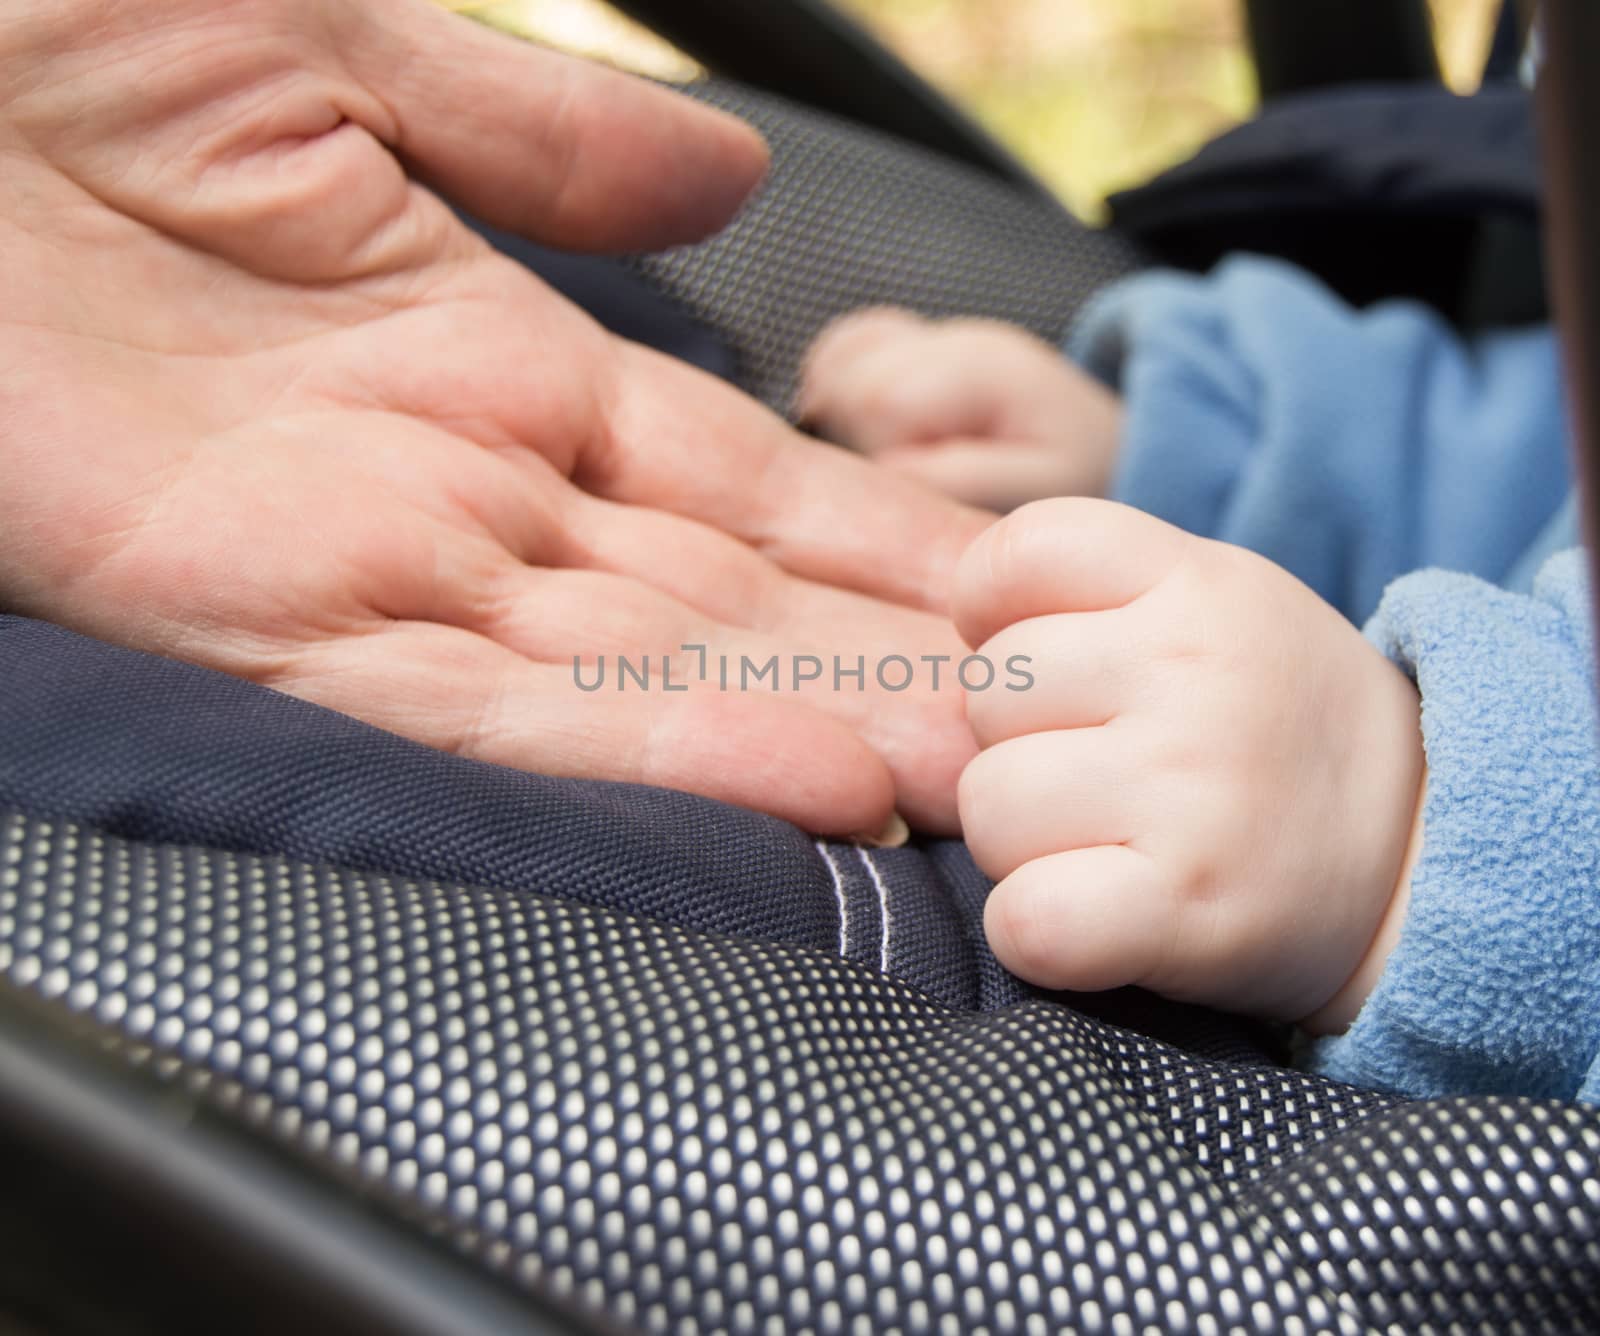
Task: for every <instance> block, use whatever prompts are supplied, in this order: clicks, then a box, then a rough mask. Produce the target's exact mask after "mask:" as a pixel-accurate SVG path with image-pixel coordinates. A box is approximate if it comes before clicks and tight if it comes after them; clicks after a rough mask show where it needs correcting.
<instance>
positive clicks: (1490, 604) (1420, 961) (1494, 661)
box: [1307, 548, 1600, 1103]
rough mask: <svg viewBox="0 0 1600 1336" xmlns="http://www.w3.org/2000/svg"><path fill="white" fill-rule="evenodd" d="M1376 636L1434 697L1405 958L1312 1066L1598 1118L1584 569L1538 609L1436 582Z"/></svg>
mask: <svg viewBox="0 0 1600 1336" xmlns="http://www.w3.org/2000/svg"><path fill="white" fill-rule="evenodd" d="M1367 635H1368V637H1369V638H1370V639H1371V640H1372V641H1373V642H1374V643H1375V644H1377V645H1378V647H1379V648H1380V649H1382V650H1383V651H1384V652H1385V653H1386V654H1387V655H1388V656H1389V657H1390V658H1391V659H1392V660H1393V661H1394V662H1395V663H1397V664H1399V665H1400V666H1401V667H1402V668H1403V669H1405V670H1406V671H1407V672H1408V673H1410V674H1411V676H1412V677H1413V679H1414V680H1415V681H1416V683H1417V686H1418V688H1419V690H1420V691H1421V694H1422V733H1423V745H1424V747H1425V749H1426V752H1427V757H1428V770H1429V773H1428V792H1427V799H1426V802H1425V803H1424V807H1423V837H1422V853H1421V857H1420V859H1419V861H1418V863H1417V866H1416V870H1415V872H1414V874H1413V877H1412V883H1411V888H1412V889H1411V902H1410V905H1409V908H1408V910H1407V914H1406V918H1405V922H1404V924H1403V926H1402V928H1401V933H1400V939H1399V944H1398V945H1397V946H1396V948H1395V951H1394V954H1393V955H1392V956H1391V957H1390V959H1389V962H1388V965H1387V966H1386V968H1385V970H1384V972H1383V975H1382V977H1381V978H1380V980H1379V982H1378V984H1377V986H1376V987H1375V988H1374V990H1373V992H1372V995H1371V996H1370V997H1369V998H1368V999H1367V1002H1366V1004H1365V1006H1363V1008H1362V1009H1361V1012H1360V1014H1359V1015H1358V1016H1357V1017H1356V1020H1355V1022H1354V1024H1353V1025H1352V1026H1351V1028H1350V1029H1349V1031H1348V1032H1347V1033H1345V1034H1343V1035H1340V1036H1338V1037H1336V1038H1331V1039H1323V1040H1319V1041H1317V1042H1316V1043H1315V1044H1314V1045H1312V1046H1311V1048H1310V1050H1309V1052H1308V1054H1307V1059H1308V1065H1310V1066H1311V1067H1312V1068H1313V1069H1314V1070H1317V1071H1320V1072H1322V1073H1324V1074H1326V1075H1328V1076H1332V1077H1336V1078H1338V1079H1340V1080H1345V1081H1350V1082H1353V1083H1355V1084H1358V1085H1365V1086H1377V1087H1380V1088H1385V1089H1390V1090H1395V1091H1401V1092H1404V1093H1406V1094H1411V1095H1421V1096H1429V1095H1445V1094H1468V1093H1482V1094H1518V1095H1530V1096H1552V1097H1559V1098H1564V1099H1572V1098H1579V1099H1586V1100H1590V1101H1593V1102H1597V1103H1600V1064H1597V1062H1596V1055H1597V1054H1600V720H1597V718H1596V710H1595V669H1594V658H1593V653H1594V651H1593V641H1592V639H1591V619H1590V612H1589V585H1588V579H1587V573H1586V565H1585V560H1584V554H1583V552H1582V551H1581V550H1579V549H1576V548H1575V549H1572V550H1570V551H1568V552H1564V553H1561V554H1559V555H1558V556H1555V557H1553V558H1551V559H1550V560H1549V561H1548V562H1547V563H1546V564H1545V566H1544V567H1543V569H1542V570H1541V571H1540V573H1539V575H1538V577H1537V579H1536V581H1535V583H1534V588H1533V592H1532V594H1531V595H1521V594H1512V593H1509V592H1507V591H1505V590H1502V589H1497V588H1494V587H1492V586H1490V585H1488V584H1486V583H1484V582H1483V581H1481V580H1477V579H1474V578H1472V577H1470V576H1465V575H1459V574H1453V573H1447V572H1443V571H1421V572H1418V573H1416V574H1414V575H1409V576H1406V577H1405V578H1404V579H1401V580H1398V581H1396V582H1395V583H1394V585H1393V586H1392V587H1391V588H1390V589H1389V590H1388V591H1387V592H1386V593H1385V594H1384V597H1383V601H1382V604H1381V606H1380V607H1379V609H1378V612H1377V614H1376V615H1375V616H1374V617H1373V619H1372V621H1371V622H1370V623H1369V625H1368V627H1367Z"/></svg>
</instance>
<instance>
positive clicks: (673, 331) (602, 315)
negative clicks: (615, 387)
mask: <svg viewBox="0 0 1600 1336" xmlns="http://www.w3.org/2000/svg"><path fill="white" fill-rule="evenodd" d="M462 221H463V222H465V223H466V224H467V226H468V227H470V228H472V230H473V231H474V232H476V233H477V234H478V235H479V236H481V237H482V238H483V239H484V240H485V241H487V242H488V243H489V244H490V245H491V246H493V247H494V248H495V249H496V250H497V251H500V252H501V253H502V254H504V255H509V256H510V257H511V258H512V259H513V260H516V261H517V262H518V263H519V264H522V265H525V266H526V267H527V268H529V269H531V270H532V271H533V272H534V273H536V274H537V275H538V276H539V277H540V278H542V279H543V280H544V281H545V282H546V283H548V284H549V285H550V286H551V287H553V288H554V289H555V290H556V291H557V292H559V293H560V294H561V295H562V296H563V297H565V298H566V299H567V300H568V301H570V302H573V303H574V304H575V305H578V306H581V307H583V309H584V310H586V311H587V312H588V313H589V314H590V315H592V316H593V317H594V318H595V319H596V320H598V321H599V322H600V323H601V324H602V325H604V326H605V327H606V328H607V329H609V330H610V331H611V332H612V333H613V334H618V335H620V336H621V337H622V338H625V339H631V340H632V341H633V342H634V343H642V344H644V345H646V346H647V347H650V348H655V349H656V350H657V351H659V352H664V353H669V354H670V355H671V356H673V357H676V358H677V359H678V360H679V361H683V362H688V363H689V364H690V365H692V366H697V367H699V368H700V369H701V370H702V371H709V372H710V373H711V374H712V375H713V376H720V377H721V378H722V379H723V380H729V381H731V380H733V379H734V378H735V375H736V373H737V371H738V359H737V358H736V357H735V356H734V354H733V350H732V349H731V348H729V347H728V346H727V344H726V343H724V342H723V341H722V340H721V339H720V338H719V337H718V336H717V335H716V333H715V332H714V331H712V330H711V329H710V328H708V327H707V326H706V325H704V324H702V323H701V322H700V321H698V320H696V319H695V318H694V317H693V316H692V315H690V314H689V313H688V312H687V311H685V310H683V309H682V308H681V307H679V306H678V305H677V304H676V303H674V302H672V301H671V300H669V299H668V298H667V297H666V296H664V295H663V294H662V293H661V292H660V291H658V290H657V289H656V288H653V287H651V286H650V285H649V284H648V283H646V282H645V281H644V280H643V279H642V278H640V277H639V276H638V275H636V274H633V273H630V272H629V271H628V270H627V269H625V268H624V267H623V266H622V265H621V264H620V263H619V262H618V261H616V260H614V259H611V258H610V257H609V256H603V255H569V254H568V253H567V252H565V251H556V250H551V249H550V248H549V247H548V246H539V245H536V244H535V243H534V242H531V241H528V240H527V239H526V238H524V237H519V236H515V235H514V234H512V233H510V232H502V231H500V230H499V229H498V228H493V227H490V226H489V225H488V224H487V223H480V222H479V221H478V220H477V219H475V218H469V217H467V216H466V215H462Z"/></svg>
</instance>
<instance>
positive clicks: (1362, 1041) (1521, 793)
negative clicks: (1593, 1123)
mask: <svg viewBox="0 0 1600 1336" xmlns="http://www.w3.org/2000/svg"><path fill="white" fill-rule="evenodd" d="M956 599H957V604H956V614H957V619H958V623H959V625H960V627H961V629H962V631H963V633H964V634H965V635H966V636H967V637H968V639H969V640H970V641H971V642H972V643H974V644H977V645H981V646H982V647H983V651H984V652H985V653H986V654H987V655H989V657H990V658H991V659H994V658H997V657H999V658H1004V657H1008V656H1011V655H1015V654H1023V655H1028V656H1030V657H1031V659H1032V664H1031V666H1030V671H1031V672H1032V674H1033V676H1034V679H1035V683H1034V686H1033V687H1032V689H1030V690H1029V691H1027V692H1015V693H1005V692H1003V691H1001V690H991V691H989V692H986V693H976V694H973V695H971V696H969V698H968V711H969V716H970V718H971V721H972V724H973V727H974V731H975V732H976V734H977V737H978V740H979V742H980V744H981V745H982V746H983V748H984V750H983V752H982V753H981V754H980V755H979V756H978V758H977V759H976V760H974V761H973V762H972V763H971V764H970V765H969V767H968V769H967V771H966V773H965V775H964V776H963V779H962V785H961V813H962V819H963V823H964V826H965V828H966V831H967V837H968V842H969V844H970V846H971V848H972V850H973V853H974V856H975V857H976V858H977V860H978V862H979V863H980V865H981V866H983V867H984V868H985V870H986V871H988V872H989V873H990V874H991V875H993V876H995V877H996V878H997V879H998V880H999V884H998V885H997V887H996V888H995V891H994V892H993V894H992V895H991V898H990V902H989V907H988V911H987V915H986V927H987V928H988V931H989V934H990V940H991V942H992V944H993V946H994V949H995V952H996V954H997V955H998V956H999V958H1000V959H1001V960H1002V962H1003V963H1005V964H1006V965H1007V966H1009V967H1010V968H1012V969H1013V970H1015V971H1016V972H1017V973H1019V974H1021V975H1022V976H1024V977H1026V978H1028V979H1031V980H1033V981H1035V982H1038V983H1040V984H1043V985H1046V986H1052V987H1067V988H1076V989H1092V988H1104V987H1111V986H1115V985H1118V984H1126V983H1137V984H1141V985H1144V986H1146V987H1149V988H1152V989H1154V990H1155V991H1158V992H1161V993H1164V994H1167V995H1169V996H1173V997H1179V998H1184V999H1188V1000H1194V1001H1202V1002H1208V1003H1212V1004H1215V1005H1218V1006H1223V1007H1228V1008H1232V1009H1236V1010H1242V1011H1249V1012H1254V1013H1257V1014H1261V1015H1267V1016H1273V1017H1278V1018H1281V1019H1286V1020H1297V1021H1302V1022H1304V1023H1306V1028H1307V1029H1309V1030H1312V1031H1313V1032H1323V1031H1332V1030H1338V1029H1343V1028H1344V1027H1345V1026H1346V1025H1347V1024H1348V1025H1349V1028H1348V1032H1347V1033H1343V1034H1339V1035H1334V1036H1331V1037H1325V1038H1321V1039H1318V1040H1316V1041H1315V1042H1314V1043H1313V1044H1311V1045H1310V1047H1309V1049H1308V1051H1307V1054H1306V1058H1307V1061H1308V1064H1309V1065H1310V1066H1312V1067H1313V1068H1315V1069H1317V1070H1320V1071H1323V1072H1324V1073H1326V1074H1328V1075H1331V1076H1335V1077H1338V1078H1340V1079H1344V1080H1349V1081H1352V1082H1356V1083H1358V1084H1363V1085H1372V1086H1381V1087H1386V1088H1390V1089H1394V1090H1399V1091H1404V1092H1406V1093H1410V1094H1415V1095H1440V1094H1448V1093H1466V1092H1484V1093H1519V1094H1529V1095H1551V1096H1561V1097H1566V1098H1572V1097H1574V1096H1576V1097H1578V1098H1586V1099H1592V1100H1596V1101H1600V1067H1596V1071H1595V1072H1591V1071H1590V1068H1591V1066H1595V1065H1596V1054H1597V1053H1600V878H1597V876H1596V871H1595V869H1596V867H1597V865H1600V752H1597V746H1596V726H1597V721H1596V718H1595V706H1594V675H1593V667H1592V663H1593V659H1592V651H1591V649H1590V640H1589V618H1588V604H1587V583H1586V581H1585V579H1584V571H1583V565H1582V555H1581V554H1580V553H1577V552H1571V553H1567V554H1563V555H1562V556H1560V557H1558V558H1556V559H1554V560H1553V561H1552V562H1551V563H1549V564H1548V565H1547V566H1546V568H1545V571H1544V573H1543V574H1542V575H1541V577H1540V580H1539V582H1538V584H1537V586H1536V588H1535V591H1534V594H1533V596H1532V597H1528V596H1521V595H1514V594H1509V593H1506V592H1504V591H1502V590H1499V589H1496V588H1494V587H1493V586H1490V585H1488V584H1485V583H1484V582H1482V581H1479V580H1475V579H1472V578H1471V577H1466V576H1459V575H1451V574H1446V573H1443V572H1436V571H1427V572H1421V573H1418V574H1416V575H1413V576H1408V577H1406V578H1405V579H1402V580H1400V581H1397V582H1396V584H1395V585H1394V587H1393V588H1392V589H1391V590H1390V592H1389V594H1388V595H1387V597H1386V598H1385V600H1384V603H1383V607H1382V608H1381V609H1380V611H1379V613H1378V614H1377V616H1376V617H1375V618H1374V619H1373V623H1372V625H1371V626H1369V628H1368V632H1367V637H1366V638H1363V637H1362V636H1361V635H1360V633H1358V632H1356V631H1355V630H1354V629H1353V628H1352V627H1351V626H1349V624H1348V623H1346V622H1345V621H1344V620H1343V619H1342V618H1341V617H1339V616H1338V615H1337V614H1336V613H1335V612H1334V611H1333V610H1332V609H1331V608H1329V607H1328V606H1327V605H1326V604H1325V603H1323V602H1322V601H1321V600H1320V599H1318V598H1317V597H1316V596H1315V595H1313V594H1312V593H1311V592H1310V591H1309V590H1307V589H1306V588H1305V587H1304V586H1302V585H1300V584H1299V583H1298V582H1297V581H1296V580H1294V579H1293V578H1292V577H1290V576H1289V575H1287V574H1286V573H1285V572H1283V571H1282V570H1281V569H1279V568H1277V567H1274V566H1273V565H1271V564H1270V563H1268V562H1266V561H1264V560H1262V559H1261V558H1259V557H1256V556H1253V555H1252V554H1250V553H1247V552H1244V551H1242V550H1240V549H1236V548H1231V547H1228V546H1226V545H1223V544H1218V543H1213V542H1209V541H1205V540H1201V539H1196V538H1192V537H1190V536H1188V535H1186V534H1184V533H1182V532H1181V531H1179V530H1176V529H1173V528H1170V527H1169V526H1167V525H1165V524H1163V523H1162V522H1160V521H1158V520H1154V519H1152V518H1150V517H1148V516H1145V515H1142V514H1139V513H1137V512H1134V511H1130V510H1126V509H1123V508H1122V507H1118V506H1113V505H1109V504H1106V503H1097V502H1089V501H1056V502H1050V503H1045V504H1042V505H1039V506H1030V507H1028V508H1026V509H1024V510H1022V511H1019V512H1018V513H1017V514H1015V515H1012V516H1010V517H1009V518H1007V519H1005V520H1002V521H1001V522H1000V523H999V524H997V525H995V526H994V527H993V528H992V529H990V530H989V531H988V532H987V533H986V534H985V535H984V536H983V537H982V538H980V539H979V540H978V542H977V543H976V544H975V545H974V547H973V548H972V550H971V551H970V553H969V554H968V556H967V558H966V559H965V561H964V563H963V566H962V568H961V571H960V573H959V576H958V581H957V593H956ZM1413 681H1414V682H1416V683H1417V684H1418V685H1419V686H1420V691H1421V696H1420V713H1419V698H1418V694H1417V689H1416V687H1414V686H1413ZM1419 725H1420V727H1419ZM1424 742H1425V743H1426V748H1427V764H1426V766H1425V765H1424V759H1423V746H1422V744H1423V743H1424ZM1424 790H1425V794H1426V797H1425V799H1424V800H1421V801H1422V806H1421V808H1420V810H1419V807H1418V804H1419V794H1420V793H1421V792H1423V791H1424ZM1352 1016H1353V1017H1354V1018H1355V1019H1354V1023H1353V1024H1349V1022H1350V1018H1351V1017H1352Z"/></svg>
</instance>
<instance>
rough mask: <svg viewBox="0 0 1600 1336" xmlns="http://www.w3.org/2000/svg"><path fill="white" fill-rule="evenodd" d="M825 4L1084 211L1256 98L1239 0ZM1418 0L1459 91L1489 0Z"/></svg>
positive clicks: (531, 26)
mask: <svg viewBox="0 0 1600 1336" xmlns="http://www.w3.org/2000/svg"><path fill="white" fill-rule="evenodd" d="M750 2H751V3H752V4H759V3H760V0H750ZM835 2H836V3H839V4H841V5H842V6H843V7H844V8H845V9H847V10H849V11H850V12H852V13H853V14H855V15H856V17H857V18H859V19H860V20H861V21H862V22H863V23H864V24H865V25H866V26H867V27H869V28H871V29H872V30H873V31H875V32H876V33H878V34H879V36H881V37H882V38H883V39H884V40H885V41H886V42H887V43H888V45H890V46H891V47H893V48H894V49H895V50H897V51H898V52H900V54H901V55H902V56H903V57H904V58H905V59H906V61H907V62H908V63H909V64H911V65H912V66H914V67H915V68H916V69H918V70H920V71H921V72H922V73H923V74H924V75H925V76H926V77H927V78H928V79H930V80H931V81H932V82H933V83H935V84H937V85H938V86H939V87H940V88H942V89H944V90H945V91H946V92H947V93H949V94H950V95H951V96H952V97H954V98H955V99H956V100H957V101H958V102H960V103H962V104H963V105H965V106H966V107H967V108H968V109H969V110H970V111H971V112H972V114H973V115H974V116H975V117H976V118H977V119H978V120H979V121H981V122H982V123H983V124H985V125H986V126H988V127H989V129H990V130H991V131H993V132H994V133H995V134H996V135H997V136H999V137H1000V138H1001V139H1003V140H1005V141H1006V142H1007V143H1009V144H1010V145H1011V146H1012V147H1013V149H1014V150H1015V151H1016V152H1017V153H1018V155H1019V156H1020V157H1022V158H1023V159H1024V160H1025V161H1026V162H1028V163H1029V164H1031V165H1032V166H1033V168H1034V169H1035V170H1036V171H1037V172H1038V173H1039V174H1040V176H1041V177H1043V178H1044V179H1045V180H1046V181H1048V182H1049V183H1050V184H1051V185H1052V186H1054V187H1055V189H1056V190H1057V191H1058V192H1059V193H1060V195H1061V197H1062V198H1063V199H1064V200H1066V201H1067V203H1068V204H1069V205H1071V206H1072V207H1073V208H1074V209H1075V210H1077V211H1078V212H1079V213H1080V214H1082V215H1083V216H1084V217H1087V218H1091V219H1092V218H1096V217H1098V216H1099V215H1100V213H1101V206H1102V203H1103V201H1104V199H1105V197H1106V195H1107V193H1109V192H1110V191H1113V190H1117V189H1119V188H1121V187H1122V186H1126V185H1132V184H1135V183H1137V182H1139V181H1142V180H1145V179H1146V178H1148V177H1149V176H1151V175H1152V174H1153V173H1155V172H1157V171H1159V170H1160V169H1161V168H1163V167H1166V166H1168V165H1170V164H1171V163H1173V162H1176V161H1178V160H1179V159H1181V158H1183V157H1186V156H1187V155H1188V154H1190V153H1191V152H1193V151H1194V149H1195V148H1197V147H1198V146H1199V145H1200V144H1201V143H1202V142H1204V141H1205V140H1206V139H1208V138H1210V137H1211V136H1212V135H1214V134H1216V133H1217V132H1218V131H1219V130H1221V129H1223V128H1225V127H1226V126H1228V125H1231V124H1233V123H1234V122H1236V121H1238V120H1240V119H1241V118H1243V117H1245V116H1247V115H1249V113H1250V110H1251V108H1252V107H1253V106H1254V104H1255V97H1256V90H1255V84H1254V80H1253V78H1252V76H1251V72H1250V62H1249V59H1248V57H1247V55H1246V53H1245V49H1244V41H1243V33H1242V30H1241V18H1240V6H1239V4H1238V3H1237V0H835ZM441 3H445V4H447V5H449V7H450V8H453V9H460V10H466V11H469V12H471V13H473V14H474V15H475V16H477V17H480V18H483V19H486V20H488V21H490V22H493V23H496V24H497V25H500V26H503V27H507V28H510V29H512V30H513V31H518V32H522V33H524V34H527V35H529V36H533V37H535V38H538V39H539V40H541V41H547V42H550V43H551V44H553V45H556V46H561V47H564V48H566V49H568V50H573V51H577V52H580V53H582V54H585V55H589V56H593V57H596V58H598V59H601V60H606V61H609V62H611V63H613V64H617V65H620V66H622V67H624V68H628V69H635V70H639V71H641V72H643V73H648V74H654V75H656V76H658V77H664V78H670V79H688V78H693V77H694V76H695V75H696V74H697V73H698V72H699V71H698V70H697V69H696V67H695V65H694V63H693V62H692V61H689V60H687V59H686V58H685V57H683V56H682V55H681V54H680V53H678V52H676V51H674V50H673V49H672V48H671V47H668V46H666V45H665V44H664V43H662V42H661V41H660V40H659V39H657V38H655V37H653V36H652V35H651V34H649V33H647V32H645V31H643V30H642V29H640V28H638V27H637V26H636V25H634V24H632V23H630V22H628V21H627V20H626V19H623V18H622V17H621V16H620V15H618V14H616V13H615V12H614V11H612V10H610V9H609V8H607V7H606V6H605V5H604V4H603V3H602V0H441ZM1430 4H1431V7H1432V10H1433V17H1434V28H1435V34H1436V37H1437V40H1438V45H1439V52H1440V61H1441V64H1442V66H1443V68H1444V71H1445V77H1446V79H1447V80H1448V81H1449V83H1450V84H1451V86H1452V87H1454V88H1455V89H1456V90H1457V91H1459V92H1469V91H1471V89H1472V87H1473V86H1474V85H1475V84H1476V80H1477V72H1478V70H1479V69H1480V68H1481V67H1482V64H1483V58H1484V53H1485V52H1486V51H1487V49H1488V44H1489V35H1490V29H1491V27H1492V24H1493V20H1494V16H1495V14H1496V13H1497V12H1498V8H1499V5H1498V0H1430Z"/></svg>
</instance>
